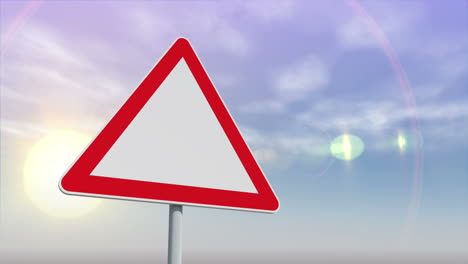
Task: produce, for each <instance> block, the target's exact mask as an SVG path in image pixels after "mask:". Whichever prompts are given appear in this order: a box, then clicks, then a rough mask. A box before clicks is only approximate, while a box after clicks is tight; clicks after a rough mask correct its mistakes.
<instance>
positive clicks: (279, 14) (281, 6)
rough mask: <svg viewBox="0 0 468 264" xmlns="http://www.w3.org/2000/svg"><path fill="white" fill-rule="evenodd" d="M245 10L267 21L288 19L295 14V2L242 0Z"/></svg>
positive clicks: (285, 0) (283, 0) (288, 0)
mask: <svg viewBox="0 0 468 264" xmlns="http://www.w3.org/2000/svg"><path fill="white" fill-rule="evenodd" d="M239 3H240V4H243V5H244V7H245V10H246V11H247V12H248V13H249V14H251V15H252V16H254V17H257V18H259V19H261V20H263V21H265V22H271V21H273V20H278V19H281V20H282V19H287V18H290V17H291V16H292V15H293V7H294V2H293V1H290V0H275V2H274V3H272V2H271V1H270V0H256V1H240V2H239Z"/></svg>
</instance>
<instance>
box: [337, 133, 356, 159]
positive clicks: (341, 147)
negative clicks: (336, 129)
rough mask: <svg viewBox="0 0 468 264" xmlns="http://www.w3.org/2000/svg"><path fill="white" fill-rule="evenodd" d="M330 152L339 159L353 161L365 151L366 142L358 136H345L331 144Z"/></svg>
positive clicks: (339, 137)
mask: <svg viewBox="0 0 468 264" xmlns="http://www.w3.org/2000/svg"><path fill="white" fill-rule="evenodd" d="M330 151H331V153H332V155H333V156H335V157H336V158H337V159H341V160H348V161H349V160H353V159H355V158H357V157H359V156H360V155H361V154H362V152H363V151H364V142H362V140H361V139H360V138H359V137H357V136H354V135H351V134H343V135H341V136H338V137H336V138H335V139H334V140H333V141H332V142H331V144H330Z"/></svg>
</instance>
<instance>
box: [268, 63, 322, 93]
mask: <svg viewBox="0 0 468 264" xmlns="http://www.w3.org/2000/svg"><path fill="white" fill-rule="evenodd" d="M328 75H329V74H328V69H327V67H326V66H325V64H324V63H323V62H322V61H320V59H319V58H317V57H316V56H313V55H309V56H307V57H305V58H303V59H300V60H299V61H296V62H294V63H292V64H291V65H289V66H286V67H285V68H283V69H281V70H280V72H279V73H278V74H277V75H275V77H274V79H273V82H274V83H273V85H274V87H275V88H276V90H277V92H278V94H279V95H280V97H281V98H283V99H300V98H302V97H303V96H305V95H307V94H308V93H310V92H313V91H316V90H319V89H322V88H323V87H324V86H325V85H326V84H327V83H328V81H329V80H328V79H329V76H328Z"/></svg>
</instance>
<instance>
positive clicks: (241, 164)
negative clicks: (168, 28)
mask: <svg viewBox="0 0 468 264" xmlns="http://www.w3.org/2000/svg"><path fill="white" fill-rule="evenodd" d="M60 188H61V189H62V191H64V192H65V193H67V194H76V195H87V196H97V197H109V198H121V199H131V200H143V201H154V202H163V203H171V204H187V205H198V206H208V207H219V208H229V209H240V210H250V211H260V212H274V211H277V210H278V208H279V201H278V199H277V198H276V196H275V194H274V192H273V190H272V189H271V187H270V185H269V183H268V181H267V180H266V178H265V176H264V174H263V172H262V171H261V169H260V167H259V166H258V164H257V162H256V161H255V159H254V157H253V155H252V153H251V151H250V150H249V148H248V146H247V144H246V143H245V141H244V139H243V138H242V135H241V134H240V132H239V130H238V128H237V126H236V125H235V123H234V121H233V120H232V117H231V116H230V114H229V112H228V111H227V109H226V107H225V105H224V103H223V101H222V99H221V97H220V96H219V94H218V93H217V91H216V89H215V87H214V86H213V84H212V83H211V81H210V79H209V77H208V75H207V74H206V72H205V70H204V68H203V66H202V64H201V63H200V61H199V60H198V57H197V56H196V54H195V52H194V51H193V49H192V48H191V46H190V43H189V42H188V41H187V40H185V39H179V40H177V41H176V42H175V43H174V44H173V46H172V47H171V48H170V49H169V51H168V52H167V53H166V55H164V56H163V58H162V59H161V60H160V61H159V63H158V64H157V65H156V66H155V68H154V69H153V70H152V71H151V72H150V74H149V75H148V77H146V78H145V80H144V81H143V82H142V84H141V85H140V86H139V87H138V88H137V89H136V90H135V91H134V92H133V94H132V95H131V96H130V97H129V98H128V99H127V101H126V102H125V103H124V105H123V106H122V107H121V108H120V110H119V111H118V112H117V113H116V114H115V116H114V117H113V118H112V120H111V121H110V122H109V123H108V124H107V125H106V127H105V128H104V129H103V130H102V131H101V132H100V134H99V135H98V136H97V137H96V138H95V139H94V141H93V142H92V143H91V144H90V145H89V146H88V148H87V149H86V150H85V151H84V152H83V153H82V155H81V156H80V157H79V158H78V160H77V161H76V162H75V164H74V165H73V166H72V167H71V168H70V170H69V171H68V172H67V174H66V175H65V176H64V178H63V179H62V181H61V183H60Z"/></svg>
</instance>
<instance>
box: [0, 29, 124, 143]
mask: <svg viewBox="0 0 468 264" xmlns="http://www.w3.org/2000/svg"><path fill="white" fill-rule="evenodd" d="M93 41H94V40H88V43H87V44H88V45H89V46H93V47H94V46H103V44H102V43H97V45H95V44H94V43H92V42H93ZM10 45H12V46H14V47H15V49H9V50H8V52H7V53H5V54H3V55H2V66H3V73H2V87H0V88H1V91H2V93H1V96H2V103H3V104H4V110H5V112H4V114H3V115H2V118H3V119H9V120H21V122H22V123H12V122H11V121H8V122H6V121H5V122H6V123H5V124H3V123H2V130H3V131H8V132H11V133H16V132H18V131H23V132H24V133H26V134H27V133H36V132H38V131H43V130H42V129H35V128H33V126H34V124H37V123H40V122H44V121H45V120H49V121H50V120H62V121H63V122H64V123H67V125H70V126H73V123H75V124H80V125H79V127H90V126H91V127H92V126H94V125H96V124H97V123H98V122H96V120H99V119H100V118H102V117H105V116H106V114H107V111H108V110H109V109H113V108H115V107H116V105H117V104H120V103H121V102H122V100H121V99H123V96H124V95H125V94H126V93H127V92H126V89H125V88H124V87H125V85H124V84H123V83H122V82H120V80H121V79H120V78H118V77H116V76H118V74H117V73H114V72H110V71H108V70H106V69H108V68H110V67H101V66H102V64H101V65H100V64H99V63H102V62H99V61H98V60H97V59H96V57H94V56H93V55H95V53H93V50H92V49H87V47H88V46H87V45H86V44H84V43H80V49H77V47H76V46H75V45H74V43H73V40H71V39H70V40H68V41H65V40H64V39H62V38H61V36H60V35H59V34H58V33H57V32H54V31H53V30H51V29H50V28H48V27H45V26H43V25H38V24H32V23H31V24H28V25H27V26H25V27H24V28H23V29H22V30H21V31H19V32H18V33H17V37H16V38H14V39H12V40H11V42H10ZM107 50H108V51H109V50H111V49H110V48H109V47H108V49H107ZM106 66H107V65H106ZM40 120H41V121H40ZM62 121H61V122H62ZM57 122H59V121H57ZM25 124H31V125H25ZM91 124H92V125H91ZM4 126H5V127H4ZM31 128H32V129H31ZM16 134H19V133H16Z"/></svg>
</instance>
